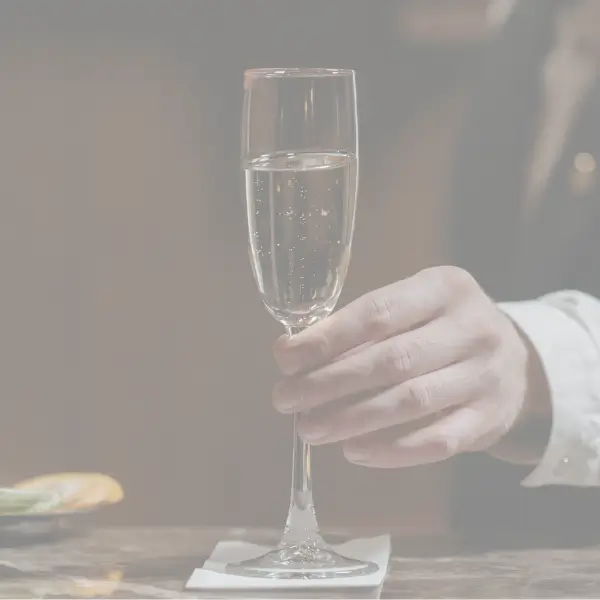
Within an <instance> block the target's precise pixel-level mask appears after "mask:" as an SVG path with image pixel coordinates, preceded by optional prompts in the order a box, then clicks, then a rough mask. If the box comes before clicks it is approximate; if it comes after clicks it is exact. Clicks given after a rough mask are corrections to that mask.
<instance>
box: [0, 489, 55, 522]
mask: <svg viewBox="0 0 600 600" xmlns="http://www.w3.org/2000/svg"><path fill="white" fill-rule="evenodd" d="M59 504H60V497H59V496H58V494H56V493H55V492H53V491H50V490H16V489H14V488H0V515H24V514H32V513H40V512H47V511H51V510H53V509H54V508H55V507H56V506H58V505H59Z"/></svg>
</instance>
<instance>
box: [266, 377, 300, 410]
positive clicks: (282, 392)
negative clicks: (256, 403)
mask: <svg viewBox="0 0 600 600" xmlns="http://www.w3.org/2000/svg"><path fill="white" fill-rule="evenodd" d="M273 404H274V405H275V408H276V409H277V410H279V411H280V412H286V413H287V412H294V411H295V410H296V409H297V408H298V407H299V406H300V404H301V401H298V399H296V398H290V397H289V392H287V391H286V389H285V385H284V384H283V383H278V384H276V385H275V388H274V389H273Z"/></svg>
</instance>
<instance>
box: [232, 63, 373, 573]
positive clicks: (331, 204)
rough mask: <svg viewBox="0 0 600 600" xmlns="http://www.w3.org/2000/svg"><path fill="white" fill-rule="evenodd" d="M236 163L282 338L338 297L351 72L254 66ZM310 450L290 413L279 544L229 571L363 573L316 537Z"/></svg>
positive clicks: (345, 256)
mask: <svg viewBox="0 0 600 600" xmlns="http://www.w3.org/2000/svg"><path fill="white" fill-rule="evenodd" d="M242 167H243V170H244V175H245V193H246V206H247V217H248V232H249V251H250V262H251V265H252V269H253V273H254V277H255V279H256V283H257V285H258V289H259V292H260V294H261V297H262V300H263V303H264V304H265V306H266V307H267V309H268V311H269V312H270V313H271V314H272V315H273V316H274V317H275V319H277V320H278V321H279V322H280V323H282V325H284V327H285V329H286V331H287V333H288V335H290V336H291V335H295V334H297V333H298V332H300V331H301V330H302V329H304V328H306V327H309V326H311V325H312V324H314V323H316V322H317V321H320V320H321V319H324V318H326V317H327V316H328V315H329V314H330V313H331V311H332V310H333V309H334V307H335V304H336V302H337V300H338V298H339V295H340V292H341V290H342V286H343V283H344V279H345V277H346V272H347V270H348V263H349V261H350V248H351V244H352V236H353V232H354V217H355V210H356V197H357V189H358V123H357V106H356V81H355V74H354V71H351V70H346V69H289V68H288V69H250V70H247V71H246V72H245V75H244V109H243V119H242ZM310 468H311V463H310V447H309V446H308V445H307V444H306V443H304V441H303V440H302V439H301V438H300V437H299V436H298V434H297V417H294V446H293V473H292V491H291V501H290V508H289V513H288V518H287V523H286V526H285V530H284V533H283V536H282V539H281V542H280V544H279V545H278V546H277V547H276V548H275V549H273V550H271V551H270V552H268V553H267V554H265V555H263V556H261V557H259V558H256V559H252V560H248V561H245V562H242V563H237V564H230V565H228V571H229V572H230V573H234V574H238V575H244V576H253V577H265V578H301V579H325V578H333V577H349V576H357V575H365V574H368V573H371V572H373V571H375V570H376V569H377V567H376V565H374V564H373V563H369V562H363V561H360V560H355V559H353V558H349V557H345V556H341V555H340V554H338V553H337V552H335V551H334V550H333V549H332V548H331V547H330V546H329V545H328V544H327V543H326V542H325V541H324V540H323V538H322V537H321V535H320V533H319V527H318V524H317V518H316V514H315V508H314V504H313V498H312V484H311V472H310Z"/></svg>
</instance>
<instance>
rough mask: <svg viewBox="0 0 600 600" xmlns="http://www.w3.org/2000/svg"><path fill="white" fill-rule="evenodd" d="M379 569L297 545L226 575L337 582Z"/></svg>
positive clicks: (325, 549)
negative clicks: (340, 578)
mask: <svg viewBox="0 0 600 600" xmlns="http://www.w3.org/2000/svg"><path fill="white" fill-rule="evenodd" d="M377 568H378V567H377V565H376V564H375V563H371V562H364V561H361V560H356V559H354V558H348V557H346V556H342V555H341V554H338V553H337V552H335V551H334V550H332V549H331V548H328V547H327V546H326V545H325V546H317V545H311V544H296V545H285V546H280V547H279V548H276V549H275V550H271V551H270V552H267V553H266V554H263V555H262V556H259V557H258V558H253V559H251V560H246V561H243V562H241V563H236V564H230V565H228V566H227V572H228V573H230V574H231V575H241V576H243V577H264V578H267V579H334V578H337V577H357V576H359V575H369V574H371V573H374V572H376V571H377Z"/></svg>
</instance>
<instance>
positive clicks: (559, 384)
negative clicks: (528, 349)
mask: <svg viewBox="0 0 600 600" xmlns="http://www.w3.org/2000/svg"><path fill="white" fill-rule="evenodd" d="M573 294H575V296H571V297H570V296H569V295H568V293H565V295H563V297H562V298H561V297H560V296H559V293H557V295H556V296H554V297H553V296H552V295H550V296H547V297H545V298H541V299H539V300H533V301H527V302H508V303H500V304H498V307H499V308H500V310H502V311H503V312H504V313H505V314H506V315H507V316H508V317H509V318H510V319H512V321H513V322H514V323H515V324H516V325H517V327H519V328H520V329H521V331H522V332H523V333H524V334H525V335H526V336H527V337H528V339H529V340H530V341H531V343H532V345H533V346H534V348H535V349H536V351H537V353H538V355H539V358H540V360H541V363H542V367H543V369H544V372H545V375H546V377H547V380H548V385H549V389H550V394H551V401H552V411H553V415H552V429H551V434H550V439H549V442H548V445H547V447H546V450H545V452H544V455H543V457H542V459H541V461H540V463H539V464H538V466H537V467H536V468H535V469H534V470H533V472H532V473H530V474H529V475H528V476H527V477H526V478H525V479H524V480H523V481H522V485H523V486H525V487H538V486H544V485H570V486H580V487H587V486H597V485H600V398H598V392H599V390H600V385H599V383H600V382H599V381H598V376H599V375H598V367H599V353H598V347H597V346H596V344H595V342H594V339H593V336H592V335H591V334H590V332H589V330H588V329H587V328H586V327H585V320H583V323H582V322H581V321H580V320H578V316H580V315H579V313H578V309H579V306H578V302H579V301H580V300H581V299H583V301H584V303H585V302H586V301H587V302H594V303H595V305H594V307H593V310H594V311H596V313H598V311H600V304H599V303H598V300H596V299H595V298H591V297H589V296H588V297H586V296H584V295H577V294H578V293H577V292H574V293H573ZM561 300H563V301H565V306H561V304H560V301H561ZM565 308H566V310H565ZM569 308H571V309H572V311H571V312H572V313H573V314H569V313H570V311H569ZM595 316H596V317H597V316H598V314H596V315H595Z"/></svg>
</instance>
